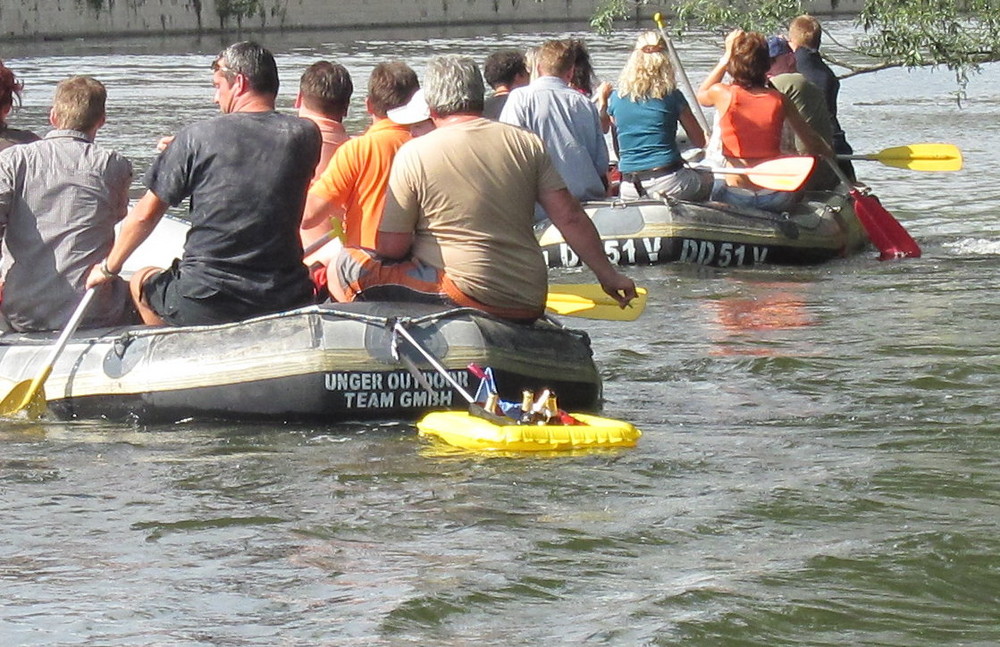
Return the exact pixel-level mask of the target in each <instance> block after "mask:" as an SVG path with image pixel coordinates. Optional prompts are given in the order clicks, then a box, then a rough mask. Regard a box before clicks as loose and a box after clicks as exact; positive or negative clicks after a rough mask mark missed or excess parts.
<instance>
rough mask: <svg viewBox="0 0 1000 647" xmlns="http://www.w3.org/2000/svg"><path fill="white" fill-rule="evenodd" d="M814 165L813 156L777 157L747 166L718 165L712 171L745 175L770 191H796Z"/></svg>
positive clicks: (814, 159) (717, 173)
mask: <svg viewBox="0 0 1000 647" xmlns="http://www.w3.org/2000/svg"><path fill="white" fill-rule="evenodd" d="M815 165H816V158H814V157H779V158H777V159H773V160H770V161H768V162H761V163H760V164H757V165H756V166H750V167H747V168H732V167H728V166H725V167H719V168H712V169H710V170H711V171H712V173H715V174H716V175H719V174H730V175H745V176H747V177H748V178H750V181H751V182H753V183H754V184H756V185H757V186H759V187H761V188H764V189H771V190H772V191H798V190H799V188H800V187H801V186H802V184H803V183H804V182H805V181H806V180H807V179H808V178H809V174H810V173H811V172H812V170H813V166H815Z"/></svg>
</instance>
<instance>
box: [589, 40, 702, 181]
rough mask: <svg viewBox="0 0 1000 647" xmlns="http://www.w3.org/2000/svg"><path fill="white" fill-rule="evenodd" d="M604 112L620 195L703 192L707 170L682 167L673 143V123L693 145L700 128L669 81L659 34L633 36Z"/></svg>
mask: <svg viewBox="0 0 1000 647" xmlns="http://www.w3.org/2000/svg"><path fill="white" fill-rule="evenodd" d="M608 112H609V116H610V117H611V119H612V121H613V123H614V125H615V128H614V131H613V134H614V137H615V141H616V143H617V150H618V170H620V171H621V172H622V184H621V188H620V195H621V197H622V198H626V199H628V198H640V197H653V198H655V199H661V198H663V197H672V198H675V199H678V200H704V199H706V198H707V197H708V195H709V192H710V191H711V187H712V181H713V177H712V174H711V173H709V172H703V171H696V170H694V169H692V168H689V167H687V166H686V165H685V163H684V160H683V158H682V157H681V154H680V150H679V148H678V146H677V126H678V125H683V127H684V130H685V132H686V133H687V134H688V138H689V139H690V141H691V143H692V144H693V145H694V146H697V147H702V146H704V145H705V133H704V131H702V129H701V126H699V125H698V121H697V119H695V117H694V114H693V113H692V112H691V109H690V107H689V106H688V104H687V101H686V100H685V99H684V95H683V94H681V91H680V90H678V89H677V86H676V85H675V83H674V69H673V65H672V64H671V62H670V58H669V56H668V55H667V45H666V42H665V41H664V40H663V37H662V36H661V35H660V34H658V33H656V32H645V33H642V34H640V35H639V37H638V38H637V39H636V43H635V47H634V48H633V49H632V53H631V54H630V55H629V59H628V62H627V63H626V65H625V67H624V68H623V69H622V73H621V75H619V77H618V89H617V90H615V91H614V92H612V94H611V97H610V99H609V105H608Z"/></svg>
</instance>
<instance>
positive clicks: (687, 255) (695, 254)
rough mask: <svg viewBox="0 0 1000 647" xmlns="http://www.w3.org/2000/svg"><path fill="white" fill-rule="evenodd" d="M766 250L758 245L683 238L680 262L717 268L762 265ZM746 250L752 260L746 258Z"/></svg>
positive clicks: (764, 260)
mask: <svg viewBox="0 0 1000 647" xmlns="http://www.w3.org/2000/svg"><path fill="white" fill-rule="evenodd" d="M767 249H768V248H767V247H764V246H759V245H737V244H735V243H713V242H711V241H708V240H691V239H690V238H685V239H684V241H683V243H682V244H681V255H680V260H681V262H684V263H698V264H699V265H717V266H719V267H729V266H730V265H737V266H739V265H747V264H755V263H764V262H766V261H767ZM748 250H749V252H750V254H749V256H751V257H752V259H751V258H748V254H747V251H748ZM748 261H749V263H748Z"/></svg>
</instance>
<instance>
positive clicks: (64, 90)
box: [52, 76, 108, 132]
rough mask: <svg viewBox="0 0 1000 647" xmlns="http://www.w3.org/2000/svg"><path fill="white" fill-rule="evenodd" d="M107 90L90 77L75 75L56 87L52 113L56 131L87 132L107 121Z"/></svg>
mask: <svg viewBox="0 0 1000 647" xmlns="http://www.w3.org/2000/svg"><path fill="white" fill-rule="evenodd" d="M107 99H108V93H107V90H105V89H104V85H103V84H102V83H101V82H100V81H98V80H97V79H95V78H93V77H90V76H71V77H70V78H68V79H64V80H62V81H60V82H59V85H57V86H56V95H55V98H54V99H53V100H52V112H53V115H54V116H55V122H56V123H55V126H56V128H61V129H66V130H79V131H81V132H87V131H88V130H90V129H91V128H93V127H94V126H97V125H98V124H100V122H101V119H103V118H104V105H105V102H106V101H107Z"/></svg>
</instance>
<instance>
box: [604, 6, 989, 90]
mask: <svg viewBox="0 0 1000 647" xmlns="http://www.w3.org/2000/svg"><path fill="white" fill-rule="evenodd" d="M647 5H648V7H649V8H650V9H652V8H653V7H654V6H655V5H654V4H653V3H652V2H650V0H606V2H604V4H602V5H601V6H600V7H599V9H598V10H597V12H596V13H595V14H594V17H593V19H592V21H591V23H592V25H593V26H594V27H595V28H597V29H598V30H601V31H607V30H610V29H612V27H613V25H614V22H615V20H617V19H623V18H629V17H633V16H635V15H636V14H637V13H638V11H639V9H640V8H641V7H643V6H647ZM670 9H671V11H672V12H673V13H674V19H673V22H672V24H671V25H670V29H671V30H672V31H673V32H674V33H676V34H677V35H679V36H683V34H684V33H685V32H690V31H694V30H698V31H706V30H707V31H711V32H717V33H720V34H722V33H725V32H727V31H728V30H730V29H733V28H736V27H739V28H742V29H747V30H751V29H752V30H755V31H761V32H764V33H767V34H770V33H778V32H783V31H784V30H785V29H786V27H787V25H788V22H789V21H790V20H791V19H792V18H794V17H795V16H797V15H799V14H801V13H805V10H804V8H803V3H802V2H799V1H798V0H751V1H748V2H742V1H735V2H734V1H732V0H679V1H678V2H674V3H671V5H670ZM856 22H857V24H858V26H859V27H860V28H861V29H862V30H863V32H864V33H863V35H862V36H861V37H860V38H858V39H857V40H856V41H855V42H854V43H852V44H850V45H847V44H844V43H840V42H837V41H835V40H834V39H833V38H831V37H830V36H829V35H825V36H824V47H823V56H824V57H825V58H827V59H828V60H829V61H830V63H831V64H833V65H836V66H838V67H839V68H841V69H842V70H845V72H843V73H842V74H841V75H840V76H841V78H847V77H850V76H854V75H857V74H866V73H870V72H876V71H878V70H883V69H887V68H892V67H905V68H915V67H925V66H930V67H945V68H947V69H949V70H951V71H952V72H954V73H955V78H956V81H957V83H958V85H959V88H960V90H959V92H961V91H962V90H964V88H965V86H966V84H967V82H968V78H969V75H970V74H973V73H976V72H978V71H980V66H981V65H983V64H984V63H989V62H993V61H998V60H1000V0H867V1H866V2H865V3H864V7H863V8H862V10H861V12H860V13H859V14H858V16H857V18H856Z"/></svg>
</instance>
